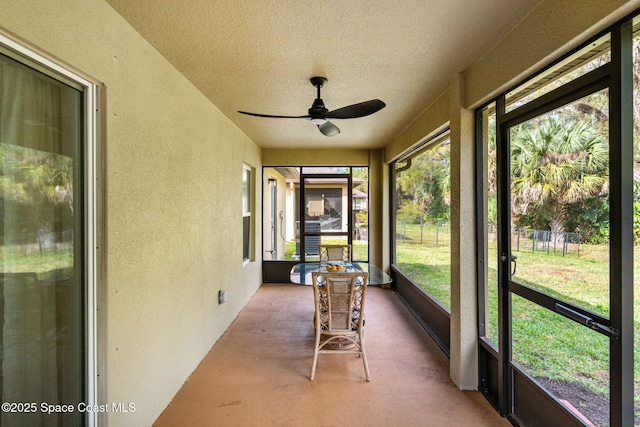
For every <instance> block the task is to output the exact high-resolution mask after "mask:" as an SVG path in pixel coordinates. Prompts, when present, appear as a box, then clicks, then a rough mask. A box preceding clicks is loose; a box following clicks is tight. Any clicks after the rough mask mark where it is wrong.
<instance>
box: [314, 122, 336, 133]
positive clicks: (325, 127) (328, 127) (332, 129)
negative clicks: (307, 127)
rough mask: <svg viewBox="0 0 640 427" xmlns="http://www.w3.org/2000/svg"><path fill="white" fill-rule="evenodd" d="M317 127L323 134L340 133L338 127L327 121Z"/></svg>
mask: <svg viewBox="0 0 640 427" xmlns="http://www.w3.org/2000/svg"><path fill="white" fill-rule="evenodd" d="M318 129H319V130H320V132H322V134H323V135H324V136H336V135H337V134H339V133H340V129H338V127H337V126H336V125H334V124H333V123H331V122H329V121H326V122H324V123H322V124H319V125H318Z"/></svg>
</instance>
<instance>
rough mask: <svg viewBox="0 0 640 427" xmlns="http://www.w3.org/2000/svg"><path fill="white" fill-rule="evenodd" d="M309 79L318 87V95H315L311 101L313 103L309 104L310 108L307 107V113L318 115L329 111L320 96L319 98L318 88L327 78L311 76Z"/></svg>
mask: <svg viewBox="0 0 640 427" xmlns="http://www.w3.org/2000/svg"><path fill="white" fill-rule="evenodd" d="M310 81H311V84H312V85H314V86H315V87H317V88H318V96H317V97H316V100H315V101H313V105H312V106H311V108H309V115H310V116H320V115H322V114H325V113H327V112H328V111H329V110H328V109H327V107H325V106H324V102H323V101H322V98H320V88H321V87H322V86H324V84H325V83H326V82H327V79H326V77H311V79H310Z"/></svg>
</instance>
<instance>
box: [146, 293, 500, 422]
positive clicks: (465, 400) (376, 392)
mask: <svg viewBox="0 0 640 427" xmlns="http://www.w3.org/2000/svg"><path fill="white" fill-rule="evenodd" d="M313 311H314V308H313V295H312V288H311V287H308V286H299V285H263V286H262V287H261V288H260V289H259V290H258V292H257V293H256V295H255V296H254V297H253V298H252V300H251V301H250V302H249V304H248V305H247V306H246V307H245V308H244V309H243V311H242V312H241V313H240V315H239V316H238V318H237V319H236V320H235V321H234V322H233V323H232V324H231V326H230V327H229V329H228V330H227V331H226V332H225V334H224V335H223V336H222V337H221V338H220V339H219V340H218V342H217V343H216V344H215V345H214V346H213V348H212V349H211V351H210V352H209V354H208V355H207V356H206V357H205V358H204V359H203V360H202V363H201V364H200V366H198V368H197V369H196V370H195V371H194V372H193V374H192V375H191V376H190V377H189V379H188V380H187V381H186V383H185V385H184V386H183V387H182V388H181V389H180V390H179V391H178V393H177V394H176V396H175V397H174V399H173V401H172V402H171V403H170V404H169V406H167V408H166V409H165V410H164V412H163V413H162V414H161V415H160V417H159V418H158V420H157V421H156V422H155V424H154V426H156V427H164V426H393V427H397V426H438V427H440V426H456V427H458V426H491V427H495V426H510V425H511V424H510V423H509V422H507V421H506V420H505V419H503V418H501V417H500V416H499V415H498V414H497V412H496V411H495V410H494V409H493V408H492V407H491V406H490V405H489V403H488V402H487V401H486V400H485V399H484V397H482V395H481V394H480V393H479V392H469V391H467V392H463V391H460V390H458V389H457V388H456V387H455V386H454V385H453V383H452V382H451V380H450V379H449V369H448V362H449V360H448V358H447V357H446V356H445V355H444V354H443V353H442V351H441V350H440V349H439V348H438V347H437V345H436V344H435V343H434V342H433V340H432V339H431V338H430V336H429V335H428V334H427V333H426V332H425V331H424V329H423V328H422V327H421V326H420V325H419V324H418V323H417V322H416V320H415V319H414V318H413V316H412V315H411V314H410V313H409V312H408V311H407V309H406V308H405V306H404V305H403V304H402V303H401V302H400V300H399V299H398V298H397V296H396V295H395V294H394V293H393V291H391V290H385V289H382V288H379V287H369V289H368V290H367V299H366V305H365V313H366V319H367V326H366V349H367V355H368V360H369V368H370V370H371V382H366V381H365V376H364V368H363V366H362V361H361V360H360V359H359V358H358V356H356V355H320V356H319V359H318V367H317V370H316V378H315V380H314V381H309V373H310V369H311V361H312V357H313V324H312V319H313Z"/></svg>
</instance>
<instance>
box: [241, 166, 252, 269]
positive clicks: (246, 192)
mask: <svg viewBox="0 0 640 427" xmlns="http://www.w3.org/2000/svg"><path fill="white" fill-rule="evenodd" d="M252 180H253V172H252V169H251V167H249V166H247V165H243V166H242V260H243V261H245V262H248V261H251V260H252V259H253V256H252V251H251V243H252V238H251V236H252V235H253V233H252V232H251V230H252V227H253V224H252V223H253V219H252V218H253V214H252V210H253V204H252V203H251V194H252V192H253V183H252Z"/></svg>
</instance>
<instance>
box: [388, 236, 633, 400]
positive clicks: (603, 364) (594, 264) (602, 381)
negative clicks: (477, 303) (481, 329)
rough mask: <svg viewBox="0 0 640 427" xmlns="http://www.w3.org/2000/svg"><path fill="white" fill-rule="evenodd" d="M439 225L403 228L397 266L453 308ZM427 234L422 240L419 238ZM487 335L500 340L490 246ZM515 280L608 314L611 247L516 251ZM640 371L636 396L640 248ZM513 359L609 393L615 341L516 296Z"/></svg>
mask: <svg viewBox="0 0 640 427" xmlns="http://www.w3.org/2000/svg"><path fill="white" fill-rule="evenodd" d="M444 231H445V230H444V229H440V230H438V244H437V245H436V233H435V227H434V226H431V227H427V228H424V229H423V230H422V234H421V232H420V226H419V225H412V224H408V225H406V226H398V228H397V232H398V239H397V240H396V251H397V256H396V265H397V266H398V267H399V268H400V269H401V270H402V271H403V272H404V273H406V274H407V275H408V276H409V277H411V278H412V280H414V282H416V283H417V284H418V285H419V286H421V287H422V288H423V289H424V290H425V291H426V292H427V293H429V294H430V295H432V296H433V297H434V298H436V299H437V300H438V301H439V302H440V303H441V304H442V305H443V306H445V307H446V308H447V309H449V310H450V307H451V303H450V299H451V289H450V284H449V283H450V277H449V275H450V248H449V236H448V235H445V234H444ZM421 239H422V243H420V240H421ZM489 254H490V255H489V260H488V266H489V271H488V283H489V285H488V308H489V312H488V319H487V337H488V338H490V339H491V340H492V341H493V342H494V343H497V342H498V338H497V337H498V326H497V316H498V313H497V279H496V277H497V273H496V265H497V256H496V244H495V242H490V243H489ZM514 255H516V256H517V257H518V259H517V271H516V275H515V276H514V280H515V281H518V282H519V283H522V284H524V285H527V286H531V287H533V288H535V289H538V290H540V291H542V292H544V293H547V294H550V295H553V296H555V297H558V298H561V299H563V300H566V301H569V302H572V303H575V304H577V305H579V306H582V307H584V308H586V309H588V310H591V311H594V312H596V313H598V314H600V315H602V316H605V317H608V316H609V264H608V262H609V256H608V246H607V245H582V246H581V247H580V253H579V254H578V252H577V250H572V251H570V252H569V253H568V254H567V255H566V256H562V253H561V251H558V252H555V253H554V252H553V251H550V252H549V253H543V252H532V251H531V249H528V250H521V251H520V252H514ZM635 264H636V265H635V281H634V283H635V285H634V287H635V288H636V289H635V291H634V294H635V295H636V297H635V301H634V308H635V312H634V313H635V322H634V323H635V330H636V334H635V349H636V351H635V372H636V375H635V377H636V380H635V383H636V387H635V388H636V401H638V398H639V393H638V392H639V391H640V293H639V292H638V291H640V252H638V253H637V254H636V256H635ZM512 310H513V316H512V317H513V325H512V328H513V331H512V334H513V336H512V342H513V360H514V361H515V362H516V363H518V364H519V365H521V366H523V367H524V369H525V370H526V371H527V372H528V373H529V374H531V375H532V376H534V377H547V378H551V379H559V380H565V381H571V382H577V383H580V384H582V385H584V386H586V387H587V388H589V389H590V390H592V391H593V392H595V393H601V394H604V395H608V389H609V340H608V338H607V337H605V336H603V335H601V334H599V333H597V332H595V331H592V330H591V329H588V328H585V327H583V326H581V325H578V324H576V323H575V322H572V321H570V320H568V319H566V318H564V317H563V316H560V315H558V314H556V313H553V312H551V311H549V310H547V309H545V308H543V307H540V306H538V305H536V304H534V303H531V302H529V301H527V300H525V299H524V298H521V297H518V296H513V298H512Z"/></svg>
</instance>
